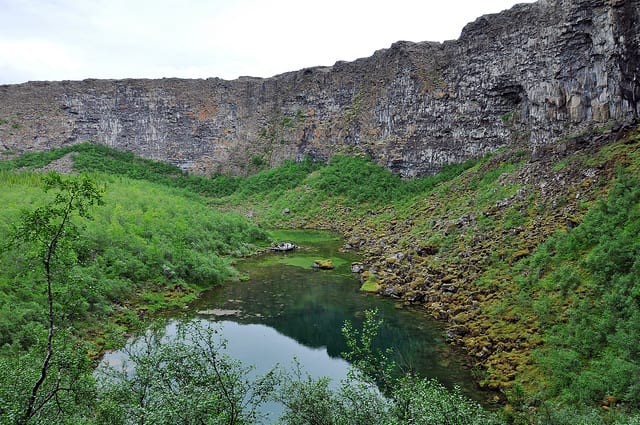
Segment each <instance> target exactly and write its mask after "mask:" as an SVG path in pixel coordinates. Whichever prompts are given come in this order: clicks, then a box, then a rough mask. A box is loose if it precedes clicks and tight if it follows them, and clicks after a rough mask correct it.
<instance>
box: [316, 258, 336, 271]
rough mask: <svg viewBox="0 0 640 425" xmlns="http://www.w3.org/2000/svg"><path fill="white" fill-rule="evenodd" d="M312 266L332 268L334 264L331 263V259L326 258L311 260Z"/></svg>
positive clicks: (323, 268)
mask: <svg viewBox="0 0 640 425" xmlns="http://www.w3.org/2000/svg"><path fill="white" fill-rule="evenodd" d="M313 268H314V269H321V270H332V269H334V268H335V266H334V265H333V261H332V260H331V259H330V258H329V259H326V260H315V261H314V262H313Z"/></svg>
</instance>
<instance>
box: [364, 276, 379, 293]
mask: <svg viewBox="0 0 640 425" xmlns="http://www.w3.org/2000/svg"><path fill="white" fill-rule="evenodd" d="M362 276H363V277H365V281H364V283H363V284H362V286H361V287H360V290H361V291H362V292H378V291H380V289H381V288H382V287H381V286H380V281H379V279H378V277H377V276H376V275H375V274H373V273H370V272H364V273H362Z"/></svg>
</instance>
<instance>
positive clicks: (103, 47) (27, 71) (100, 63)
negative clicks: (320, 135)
mask: <svg viewBox="0 0 640 425" xmlns="http://www.w3.org/2000/svg"><path fill="white" fill-rule="evenodd" d="M523 2H531V1H530V0H529V1H523V0H521V1H513V0H445V1H442V0H437V1H435V0H387V1H378V0H354V1H350V0H317V1H313V2H310V1H303V0H273V1H271V0H261V1H260V0H0V84H7V83H20V82H24V81H28V80H79V79H84V78H160V77H183V78H208V77H221V78H225V79H233V78H237V77H238V76H240V75H251V76H256V77H269V76H272V75H275V74H279V73H282V72H286V71H294V70H297V69H301V68H305V67H309V66H317V65H333V64H334V63H335V62H336V61H337V60H347V61H350V60H354V59H356V58H359V57H365V56H370V55H371V54H372V53H373V52H374V51H375V50H378V49H381V48H386V47H389V46H390V45H391V43H393V42H395V41H398V40H409V41H425V40H429V41H443V40H450V39H454V38H458V36H459V34H460V31H461V30H462V27H463V26H464V25H465V24H466V23H467V22H470V21H473V20H474V19H475V18H477V17H478V16H480V15H483V14H487V13H496V12H499V11H501V10H503V9H506V8H509V7H511V6H512V5H513V4H515V3H523Z"/></svg>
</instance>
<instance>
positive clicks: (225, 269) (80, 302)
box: [0, 172, 266, 350]
mask: <svg viewBox="0 0 640 425" xmlns="http://www.w3.org/2000/svg"><path fill="white" fill-rule="evenodd" d="M93 177H94V178H95V179H96V180H97V181H98V182H100V183H101V184H105V185H106V193H105V196H104V198H105V205H104V206H101V207H96V208H95V209H94V211H93V216H94V220H92V221H88V222H85V223H83V227H84V228H83V231H82V238H81V239H78V240H74V241H73V246H74V250H75V251H76V253H77V257H78V260H79V263H80V264H79V265H78V266H77V267H75V268H74V269H73V270H72V271H71V280H72V281H73V282H72V284H71V285H64V287H63V288H62V289H61V290H63V291H65V292H68V294H67V296H68V297H69V298H70V299H72V300H73V302H72V303H68V305H65V306H64V309H65V314H66V315H67V316H68V317H69V318H70V319H72V320H74V321H75V322H76V323H84V324H85V325H89V323H91V322H92V321H101V320H102V319H103V318H104V316H106V315H109V316H112V317H115V319H116V323H120V324H125V325H131V324H132V322H135V321H136V318H137V316H138V315H141V314H144V313H145V312H147V311H150V312H153V311H155V310H157V309H160V308H163V309H164V308H175V307H179V306H182V305H183V304H184V303H185V302H188V301H189V300H191V299H193V298H194V297H195V295H196V293H197V292H198V291H200V290H201V289H202V288H206V287H208V286H210V285H213V284H218V283H220V282H221V281H222V280H223V279H226V278H229V277H231V276H233V275H234V273H236V272H235V270H234V269H233V268H232V267H231V266H230V265H229V263H230V258H231V257H239V256H243V255H247V254H249V253H251V252H252V250H253V249H254V248H253V244H255V243H256V242H260V241H261V240H264V239H266V235H265V233H264V232H262V231H261V230H259V229H258V228H257V227H256V226H255V225H253V224H251V223H249V222H248V221H247V220H246V219H245V218H244V217H241V216H238V215H236V214H233V213H217V212H214V211H213V210H211V209H210V208H209V207H208V206H207V205H206V203H205V202H204V200H203V198H201V197H200V196H198V195H195V194H193V193H191V192H188V191H183V190H180V189H172V188H167V187H166V186H163V185H158V184H154V183H150V182H145V181H141V180H132V179H129V178H126V177H113V176H109V175H104V174H94V175H93ZM0 185H1V186H2V191H0V203H1V204H2V205H3V206H4V207H3V208H2V210H0V223H1V224H0V240H2V241H7V240H8V237H9V235H10V232H11V224H12V223H13V224H16V223H17V222H18V221H19V218H20V211H21V210H22V209H32V208H34V207H35V206H37V205H39V204H42V203H43V202H45V200H46V199H49V198H50V196H51V195H47V194H45V193H44V192H43V191H42V179H41V177H40V175H38V174H32V173H28V172H25V173H20V174H15V173H13V172H0ZM3 245H4V243H3ZM26 254H27V252H25V251H24V249H23V248H22V247H16V248H10V249H9V250H8V251H5V252H4V253H3V255H2V256H0V329H1V330H2V332H0V334H1V335H2V339H1V340H0V348H2V349H4V350H14V349H17V350H19V349H21V348H20V347H22V348H25V347H26V346H28V345H29V344H30V342H31V341H32V340H33V338H32V336H29V335H28V333H29V332H32V330H31V329H29V326H28V325H29V323H43V322H44V319H45V317H44V315H43V314H40V313H39V310H40V307H39V306H40V305H41V304H42V303H43V297H44V293H42V291H40V290H37V289H36V290H34V288H33V287H32V286H31V284H30V283H29V282H30V281H37V280H38V279H39V278H38V276H39V275H38V273H39V272H38V269H37V261H35V262H34V260H32V259H30V257H29V256H28V255H26ZM29 270H33V271H32V272H29ZM83 327H84V326H83ZM89 327H91V326H89ZM100 328H103V326H102V325H101V326H100ZM100 333H101V334H102V333H105V331H104V329H103V330H101V331H100ZM107 333H109V332H107ZM118 333H119V332H115V333H114V334H118ZM96 340H97V342H100V343H105V344H107V345H108V341H102V336H101V335H99V336H98V337H97V338H96Z"/></svg>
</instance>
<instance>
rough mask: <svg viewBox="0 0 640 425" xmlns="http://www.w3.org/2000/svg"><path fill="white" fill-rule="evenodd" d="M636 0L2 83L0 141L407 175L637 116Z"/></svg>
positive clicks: (515, 11) (639, 16)
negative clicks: (195, 71) (451, 35)
mask: <svg viewBox="0 0 640 425" xmlns="http://www.w3.org/2000/svg"><path fill="white" fill-rule="evenodd" d="M639 45H640V0H540V1H538V2H537V3H532V4H522V5H517V6H515V7H513V8H512V9H510V10H507V11H504V12H502V13H500V14H495V15H488V16H483V17H481V18H479V19H477V20H476V21H475V22H472V23H470V24H468V25H467V26H466V27H465V28H464V30H463V31H462V34H461V36H460V38H459V39H458V40H454V41H447V42H444V43H431V42H422V43H411V42H398V43H395V44H393V45H392V46H391V47H390V48H388V49H385V50H380V51H377V52H375V53H374V54H373V56H371V57H369V58H365V59H359V60H356V61H354V62H349V63H346V62H338V63H336V64H335V65H334V66H332V67H318V68H308V69H303V70H300V71H296V72H291V73H286V74H282V75H278V76H275V77H272V78H266V79H262V78H250V77H241V78H239V79H237V80H233V81H225V80H221V79H216V78H212V79H207V80H182V79H162V80H85V81H63V82H30V83H25V84H20V85H8V86H0V153H4V154H5V155H7V154H12V153H22V152H27V151H35V150H45V149H49V148H51V147H55V146H61V145H67V144H72V143H77V142H81V141H86V140H90V141H94V142H98V143H103V144H106V145H109V146H111V147H115V148H118V149H123V150H130V151H133V152H135V153H136V154H139V155H142V156H144V157H147V158H153V159H158V160H164V161H169V162H172V163H174V164H177V165H179V166H181V167H182V168H184V169H185V170H188V171H190V172H196V173H212V172H222V173H232V174H240V173H246V172H252V171H255V170H256V169H258V168H261V167H266V166H269V165H277V164H279V163H281V162H282V161H284V160H286V159H299V158H302V157H304V156H306V155H310V156H312V157H314V158H317V159H323V160H324V159H328V158H329V157H331V156H332V155H334V154H336V153H364V154H367V155H369V156H371V157H372V158H373V159H374V160H376V161H377V162H378V163H380V164H382V165H384V166H386V167H388V168H390V169H392V170H393V171H395V172H398V173H401V174H402V175H405V176H414V175H420V174H424V173H430V172H434V171H436V170H437V169H438V168H439V167H440V166H442V165H443V164H446V163H451V162H459V161H462V160H464V159H466V158H469V157H474V156H478V155H481V154H483V153H485V152H487V151H490V150H493V149H496V148H498V147H501V146H506V145H514V144H525V145H527V146H530V147H536V146H541V145H546V144H549V143H554V142H556V141H557V140H558V139H559V138H561V137H562V136H566V135H569V134H575V133H577V132H581V131H584V130H585V129H589V128H594V127H604V126H607V125H608V126H615V125H619V124H623V123H628V122H631V121H634V120H637V118H638V108H639V107H640V55H639Z"/></svg>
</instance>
